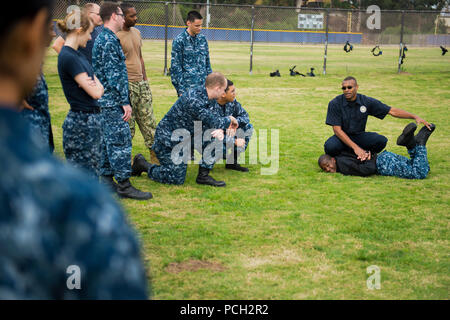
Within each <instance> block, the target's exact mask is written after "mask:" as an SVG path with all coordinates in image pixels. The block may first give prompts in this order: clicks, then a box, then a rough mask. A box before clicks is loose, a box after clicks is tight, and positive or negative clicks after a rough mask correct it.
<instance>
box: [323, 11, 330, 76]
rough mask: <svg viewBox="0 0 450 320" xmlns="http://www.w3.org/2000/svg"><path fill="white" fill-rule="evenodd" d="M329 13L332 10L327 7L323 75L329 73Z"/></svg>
mask: <svg viewBox="0 0 450 320" xmlns="http://www.w3.org/2000/svg"><path fill="white" fill-rule="evenodd" d="M329 14H330V10H329V9H327V14H326V19H327V24H326V31H325V54H324V57H323V75H326V74H327V54H328V26H329V25H328V20H329V19H328V18H329Z"/></svg>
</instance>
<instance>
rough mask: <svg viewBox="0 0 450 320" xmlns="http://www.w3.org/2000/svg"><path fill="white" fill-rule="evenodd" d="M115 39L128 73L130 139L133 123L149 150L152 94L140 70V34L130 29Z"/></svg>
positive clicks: (153, 125)
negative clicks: (119, 45)
mask: <svg viewBox="0 0 450 320" xmlns="http://www.w3.org/2000/svg"><path fill="white" fill-rule="evenodd" d="M117 37H118V38H119V39H120V44H121V45H122V49H123V52H124V54H125V58H126V60H125V63H126V65H127V71H128V85H129V95H130V104H131V108H132V109H133V112H132V115H131V119H130V120H129V121H128V124H129V125H130V130H131V137H132V138H133V137H134V133H135V123H136V122H137V124H138V126H139V130H140V131H141V133H142V136H143V137H144V141H145V146H146V147H147V148H148V149H149V150H151V147H152V145H153V141H154V137H155V130H156V120H155V116H154V114H153V107H152V100H153V99H152V92H151V90H150V85H149V83H148V82H147V81H144V75H143V70H142V64H141V48H142V38H141V33H140V32H139V30H138V29H136V28H133V27H132V28H130V31H123V30H122V31H119V32H118V33H117Z"/></svg>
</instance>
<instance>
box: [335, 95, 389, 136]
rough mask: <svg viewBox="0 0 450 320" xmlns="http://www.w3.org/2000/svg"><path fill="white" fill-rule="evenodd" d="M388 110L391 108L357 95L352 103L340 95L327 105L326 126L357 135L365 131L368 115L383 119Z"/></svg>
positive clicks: (375, 100) (372, 99)
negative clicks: (338, 127) (337, 127)
mask: <svg viewBox="0 0 450 320" xmlns="http://www.w3.org/2000/svg"><path fill="white" fill-rule="evenodd" d="M390 110H391V107H389V106H388V105H385V104H384V103H382V102H381V101H378V100H377V99H374V98H371V97H367V96H365V95H362V94H357V95H356V100H355V101H353V102H349V101H347V99H345V96H344V95H340V96H337V97H336V98H334V99H333V100H331V101H330V103H329V104H328V113H327V120H326V124H328V125H330V126H341V128H342V130H343V131H344V132H345V133H346V134H358V133H361V132H364V131H366V124H367V117H368V116H369V115H371V116H374V117H377V118H378V119H384V117H385V116H386V115H387V114H388V113H389V111H390Z"/></svg>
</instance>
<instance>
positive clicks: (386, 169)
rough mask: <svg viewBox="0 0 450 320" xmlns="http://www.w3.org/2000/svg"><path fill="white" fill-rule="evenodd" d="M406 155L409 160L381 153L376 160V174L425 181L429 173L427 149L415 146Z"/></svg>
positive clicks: (393, 154) (392, 154)
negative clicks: (408, 156)
mask: <svg viewBox="0 0 450 320" xmlns="http://www.w3.org/2000/svg"><path fill="white" fill-rule="evenodd" d="M408 153H409V155H410V157H411V159H408V158H406V157H403V156H401V155H398V154H395V153H392V152H388V151H384V152H382V153H381V154H379V155H378V158H377V170H378V173H379V174H380V175H383V176H394V177H399V178H405V179H425V178H426V177H427V175H428V172H429V171H430V166H429V164H428V159H427V148H426V147H425V146H416V147H415V148H413V149H410V150H408Z"/></svg>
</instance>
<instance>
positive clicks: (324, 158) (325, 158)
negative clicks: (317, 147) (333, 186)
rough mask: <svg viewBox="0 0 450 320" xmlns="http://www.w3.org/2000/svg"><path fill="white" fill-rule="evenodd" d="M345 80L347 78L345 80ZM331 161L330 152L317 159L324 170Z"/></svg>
mask: <svg viewBox="0 0 450 320" xmlns="http://www.w3.org/2000/svg"><path fill="white" fill-rule="evenodd" d="M344 81H345V80H344ZM330 161H331V156H330V155H328V154H323V155H321V156H320V157H319V160H318V161H317V163H318V164H319V167H320V169H322V170H323V167H322V165H324V164H326V163H328V162H330Z"/></svg>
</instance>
